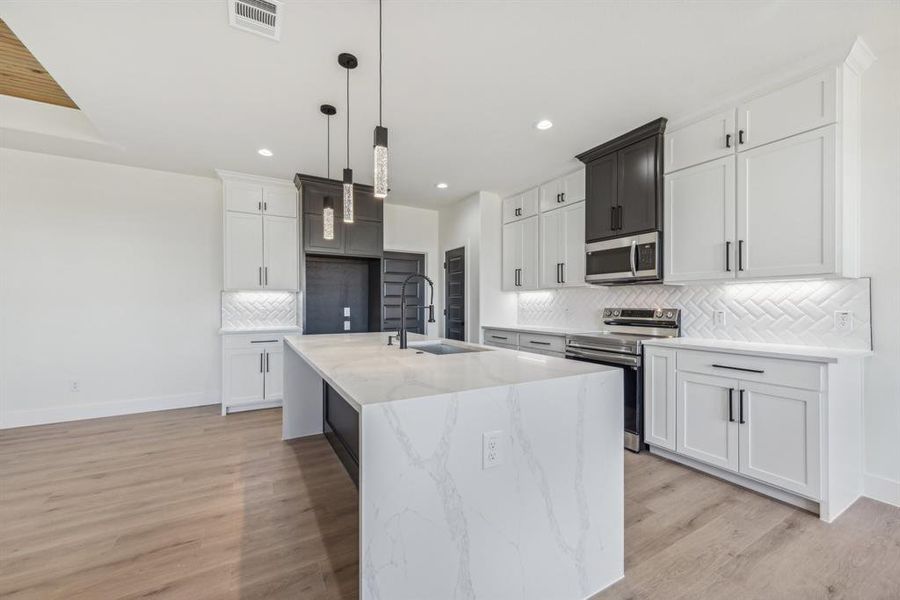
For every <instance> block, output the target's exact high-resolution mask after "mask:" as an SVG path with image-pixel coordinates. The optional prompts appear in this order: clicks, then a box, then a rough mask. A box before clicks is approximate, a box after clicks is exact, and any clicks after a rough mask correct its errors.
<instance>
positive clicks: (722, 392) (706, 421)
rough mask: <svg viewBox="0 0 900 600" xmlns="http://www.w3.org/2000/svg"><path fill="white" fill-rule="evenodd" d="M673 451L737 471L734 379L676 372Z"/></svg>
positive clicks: (736, 391)
mask: <svg viewBox="0 0 900 600" xmlns="http://www.w3.org/2000/svg"><path fill="white" fill-rule="evenodd" d="M675 378H676V392H675V402H676V408H675V413H676V415H677V417H676V423H677V425H676V428H675V429H676V433H675V437H676V441H677V443H676V450H677V452H678V453H680V454H683V455H684V456H688V457H691V458H694V459H696V460H700V461H703V462H705V463H707V464H711V465H714V466H717V467H721V468H723V469H728V470H730V471H737V470H738V456H739V449H738V422H737V419H736V418H735V416H734V406H733V405H734V396H735V395H736V394H737V393H738V387H739V383H738V381H737V380H734V379H728V378H724V377H715V376H712V375H699V374H696V373H683V372H678V373H677V374H676V376H675Z"/></svg>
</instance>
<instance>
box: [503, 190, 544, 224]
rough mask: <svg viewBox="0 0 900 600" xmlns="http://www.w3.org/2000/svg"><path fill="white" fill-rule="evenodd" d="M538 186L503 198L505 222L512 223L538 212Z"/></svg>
mask: <svg viewBox="0 0 900 600" xmlns="http://www.w3.org/2000/svg"><path fill="white" fill-rule="evenodd" d="M539 195H540V191H539V189H538V188H531V189H529V190H525V191H524V192H522V193H521V194H516V195H514V196H510V197H509V198H504V199H503V222H504V223H511V222H513V221H518V220H521V219H527V218H528V217H533V216H535V215H536V214H538V204H539V202H538V197H539Z"/></svg>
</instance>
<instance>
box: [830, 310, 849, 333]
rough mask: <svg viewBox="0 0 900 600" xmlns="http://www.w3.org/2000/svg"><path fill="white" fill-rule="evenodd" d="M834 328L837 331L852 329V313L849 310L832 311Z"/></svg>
mask: <svg viewBox="0 0 900 600" xmlns="http://www.w3.org/2000/svg"><path fill="white" fill-rule="evenodd" d="M834 328H835V329H836V330H838V331H853V313H852V312H851V311H849V310H836V311H834Z"/></svg>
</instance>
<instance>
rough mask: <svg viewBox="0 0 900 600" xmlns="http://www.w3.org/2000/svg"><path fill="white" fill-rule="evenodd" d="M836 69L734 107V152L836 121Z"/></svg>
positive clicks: (827, 70) (830, 69)
mask: <svg viewBox="0 0 900 600" xmlns="http://www.w3.org/2000/svg"><path fill="white" fill-rule="evenodd" d="M837 77H838V74H837V68H829V69H825V70H824V71H821V72H819V73H816V74H815V75H813V76H811V77H807V78H805V79H802V80H800V81H797V82H796V83H792V84H790V85H786V86H782V87H780V88H778V89H776V90H774V91H772V92H769V93H767V94H764V95H761V96H758V97H755V98H753V99H751V100H748V101H747V102H744V103H743V104H741V105H740V106H739V107H738V123H737V126H738V140H737V141H738V144H737V149H738V152H743V151H744V150H750V149H752V148H756V147H758V146H761V145H763V144H768V143H770V142H774V141H776V140H781V139H784V138H787V137H790V136H792V135H796V134H798V133H803V132H804V131H810V130H812V129H816V128H817V127H822V126H824V125H830V124H832V123H834V122H836V121H837V118H838V113H837V96H838V94H837Z"/></svg>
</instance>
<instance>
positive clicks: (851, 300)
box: [518, 279, 872, 349]
mask: <svg viewBox="0 0 900 600" xmlns="http://www.w3.org/2000/svg"><path fill="white" fill-rule="evenodd" d="M870 284H871V282H870V280H869V279H829V280H821V281H788V282H766V283H729V284H707V285H689V286H671V285H634V286H618V287H587V288H569V289H564V290H555V291H542V292H522V293H520V294H519V303H518V322H519V324H520V325H544V326H551V327H553V326H556V327H567V328H576V329H578V328H584V330H585V331H592V330H597V329H599V328H600V325H601V311H602V310H603V308H604V307H607V306H617V307H625V308H638V307H641V308H656V307H673V308H680V309H681V323H682V335H684V336H687V337H699V338H714V339H723V340H737V341H747V342H769V343H778V344H799V345H805V346H827V347H833V348H850V349H868V348H870V347H871V344H872V323H871V314H870V303H869V291H870ZM716 310H724V311H725V326H724V327H719V326H715V325H714V324H713V313H714V311H716ZM837 310H849V311H852V313H853V329H852V331H849V332H845V331H837V330H836V329H835V328H834V312H835V311H837Z"/></svg>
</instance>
